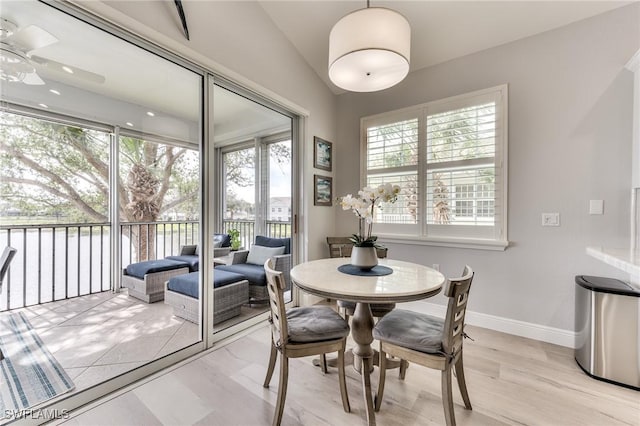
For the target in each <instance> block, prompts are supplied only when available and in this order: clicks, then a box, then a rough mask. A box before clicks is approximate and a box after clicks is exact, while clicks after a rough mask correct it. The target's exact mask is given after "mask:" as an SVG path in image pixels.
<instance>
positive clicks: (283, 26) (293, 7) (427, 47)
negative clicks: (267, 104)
mask: <svg viewBox="0 0 640 426" xmlns="http://www.w3.org/2000/svg"><path fill="white" fill-rule="evenodd" d="M630 3H632V2H630V1H575V0H574V1H453V0H450V1H426V0H422V1H418V0H414V1H402V0H393V1H375V0H373V1H371V7H387V8H391V9H394V10H396V11H398V12H400V13H402V14H403V15H404V16H405V17H406V18H407V19H408V20H409V23H410V24H411V69H410V72H411V71H416V70H419V69H421V68H425V67H429V66H432V65H435V64H439V63H442V62H446V61H449V60H451V59H454V58H457V57H461V56H465V55H469V54H471V53H474V52H478V51H481V50H485V49H489V48H491V47H495V46H499V45H501V44H505V43H509V42H511V41H515V40H518V39H521V38H524V37H528V36H531V35H534V34H538V33H541V32H544V31H549V30H552V29H554V28H558V27H561V26H564V25H567V24H570V23H572V22H576V21H579V20H582V19H585V18H589V17H591V16H594V15H598V14H601V13H603V12H606V11H608V10H611V9H615V8H618V7H621V6H624V5H627V4H630ZM260 4H261V6H262V8H263V9H264V10H265V12H266V13H267V14H268V15H269V16H270V17H271V19H272V20H273V22H274V23H275V24H276V26H278V28H279V29H280V30H281V31H282V32H283V33H284V35H285V36H286V37H287V38H288V39H289V41H290V42H291V44H293V46H295V48H296V49H297V50H298V51H299V52H300V54H301V55H302V56H303V57H304V58H305V59H306V61H307V62H308V63H309V65H310V66H311V67H312V68H313V69H314V70H315V72H316V73H317V74H318V75H319V76H320V78H321V79H322V80H324V82H325V83H326V84H327V85H328V86H329V87H330V88H331V90H333V92H334V93H336V94H337V93H342V90H341V89H339V88H338V87H337V86H334V85H333V84H332V83H331V82H330V81H329V77H328V73H327V68H328V62H327V58H328V52H329V32H330V31H331V28H332V27H333V25H334V24H335V23H336V22H337V21H338V20H339V19H340V18H341V17H342V16H344V15H346V14H348V13H350V12H353V11H355V10H358V9H361V8H363V7H366V1H364V0H359V1H323V0H320V1H269V0H267V1H260Z"/></svg>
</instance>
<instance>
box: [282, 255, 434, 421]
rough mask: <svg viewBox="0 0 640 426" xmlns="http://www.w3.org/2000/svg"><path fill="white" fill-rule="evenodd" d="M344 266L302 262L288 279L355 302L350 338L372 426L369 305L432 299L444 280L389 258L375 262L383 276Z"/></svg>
mask: <svg viewBox="0 0 640 426" xmlns="http://www.w3.org/2000/svg"><path fill="white" fill-rule="evenodd" d="M348 263H349V258H331V259H320V260H313V261H310V262H304V263H301V264H299V265H296V266H295V267H293V268H292V269H291V280H292V281H293V282H294V283H295V284H296V285H297V286H298V287H300V288H301V289H302V290H304V291H306V292H308V293H311V294H314V295H317V296H321V297H324V298H328V299H337V300H346V301H350V302H356V310H355V313H354V315H353V319H352V321H351V336H352V337H353V340H354V342H355V344H356V346H355V347H354V348H353V355H354V368H355V370H356V371H357V372H358V373H360V375H361V376H362V388H363V393H364V401H365V407H366V412H367V421H368V423H369V425H375V424H376V420H375V414H374V410H373V398H372V393H371V377H370V376H371V370H372V369H373V357H374V350H373V348H372V347H371V343H372V342H373V333H372V331H373V326H374V321H373V315H372V314H371V306H370V304H371V303H385V302H388V303H399V302H410V301H413V300H419V299H425V298H427V297H431V296H434V295H436V294H438V292H440V290H441V288H442V286H443V284H444V283H445V278H444V275H442V274H441V273H440V272H438V271H436V270H435V269H432V268H429V267H427V266H424V265H419V264H416V263H410V262H403V261H399V260H391V259H380V260H379V265H380V266H382V267H386V268H390V269H391V270H392V271H391V273H389V274H387V275H377V276H373V275H372V274H371V273H369V274H367V275H351V274H348V273H344V272H340V271H339V270H338V268H339V267H341V266H343V265H346V264H348ZM341 269H343V268H341ZM377 269H383V268H377ZM375 271H376V269H374V270H373V272H375ZM386 272H389V271H388V270H387V271H386Z"/></svg>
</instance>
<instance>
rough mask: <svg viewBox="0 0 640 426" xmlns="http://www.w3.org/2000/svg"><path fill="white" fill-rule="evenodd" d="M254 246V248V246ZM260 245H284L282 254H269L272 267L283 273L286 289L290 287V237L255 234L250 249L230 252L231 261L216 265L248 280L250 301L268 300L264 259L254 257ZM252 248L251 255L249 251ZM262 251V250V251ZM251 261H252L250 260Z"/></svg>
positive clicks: (217, 268) (218, 268)
mask: <svg viewBox="0 0 640 426" xmlns="http://www.w3.org/2000/svg"><path fill="white" fill-rule="evenodd" d="M254 247H255V248H254ZM261 247H266V248H271V249H273V248H279V247H284V249H283V250H282V251H281V252H282V254H276V255H272V256H269V257H271V258H273V261H274V269H275V270H277V271H281V272H283V274H284V279H285V282H286V283H287V287H286V290H289V289H291V277H290V271H291V239H290V238H270V237H263V236H260V235H259V236H257V237H256V242H255V244H254V245H253V246H252V247H251V249H250V250H238V251H235V252H231V255H232V257H231V262H230V263H228V264H226V265H220V266H216V269H215V270H216V271H218V270H222V271H227V272H233V273H236V274H240V275H244V276H245V277H246V278H247V280H248V281H249V299H250V303H256V302H266V301H268V300H269V293H268V291H267V276H266V274H265V272H264V262H265V260H266V259H264V258H260V257H256V256H255V254H257V252H258V251H263V250H260V248H261ZM252 250H253V255H252V254H251V251H252ZM263 252H264V251H263ZM252 261H253V262H252Z"/></svg>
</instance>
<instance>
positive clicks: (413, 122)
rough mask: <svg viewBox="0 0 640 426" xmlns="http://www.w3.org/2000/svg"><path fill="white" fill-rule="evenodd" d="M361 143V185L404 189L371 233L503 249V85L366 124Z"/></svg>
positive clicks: (379, 117)
mask: <svg viewBox="0 0 640 426" xmlns="http://www.w3.org/2000/svg"><path fill="white" fill-rule="evenodd" d="M362 140H363V154H364V155H363V167H362V169H363V181H364V183H365V184H366V185H368V186H377V185H380V184H382V183H392V184H397V185H400V187H401V188H402V193H401V195H400V196H399V197H398V200H397V201H396V203H394V204H387V205H384V204H383V205H382V208H381V209H379V210H378V211H377V212H376V216H375V219H374V221H375V223H376V225H375V229H376V231H375V232H376V234H378V235H379V236H381V237H382V238H386V239H393V238H400V239H413V240H422V241H424V242H426V243H437V244H445V245H460V246H465V245H466V246H468V245H473V246H487V247H491V248H504V247H506V245H507V235H506V229H507V215H506V206H507V204H506V200H507V192H506V188H507V179H506V178H507V174H506V173H507V166H506V158H507V157H506V153H507V86H506V85H503V86H499V87H494V88H491V89H486V90H481V91H478V92H473V93H469V94H465V95H460V96H456V97H453V98H448V99H443V100H440V101H435V102H429V103H426V104H423V105H418V106H415V107H410V108H405V109H403V110H400V111H394V112H390V113H385V114H379V115H376V116H372V117H365V118H363V119H362Z"/></svg>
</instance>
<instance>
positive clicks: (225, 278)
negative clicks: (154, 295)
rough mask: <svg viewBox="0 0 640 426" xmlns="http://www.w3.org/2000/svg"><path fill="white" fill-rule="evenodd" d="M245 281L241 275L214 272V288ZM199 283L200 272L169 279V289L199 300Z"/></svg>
mask: <svg viewBox="0 0 640 426" xmlns="http://www.w3.org/2000/svg"><path fill="white" fill-rule="evenodd" d="M244 280H245V278H244V277H243V276H242V275H240V274H234V273H232V272H226V271H218V270H217V269H216V270H214V272H213V288H221V287H224V286H227V285H229V284H233V283H237V282H238V281H244ZM199 282H200V274H199V273H198V272H192V273H190V274H185V275H178V276H176V277H173V278H169V283H168V284H167V288H168V289H169V290H171V291H175V292H176V293H180V294H184V295H185V296H191V297H193V298H196V299H197V298H198V297H199V295H200V286H199V285H198V283H199Z"/></svg>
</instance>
